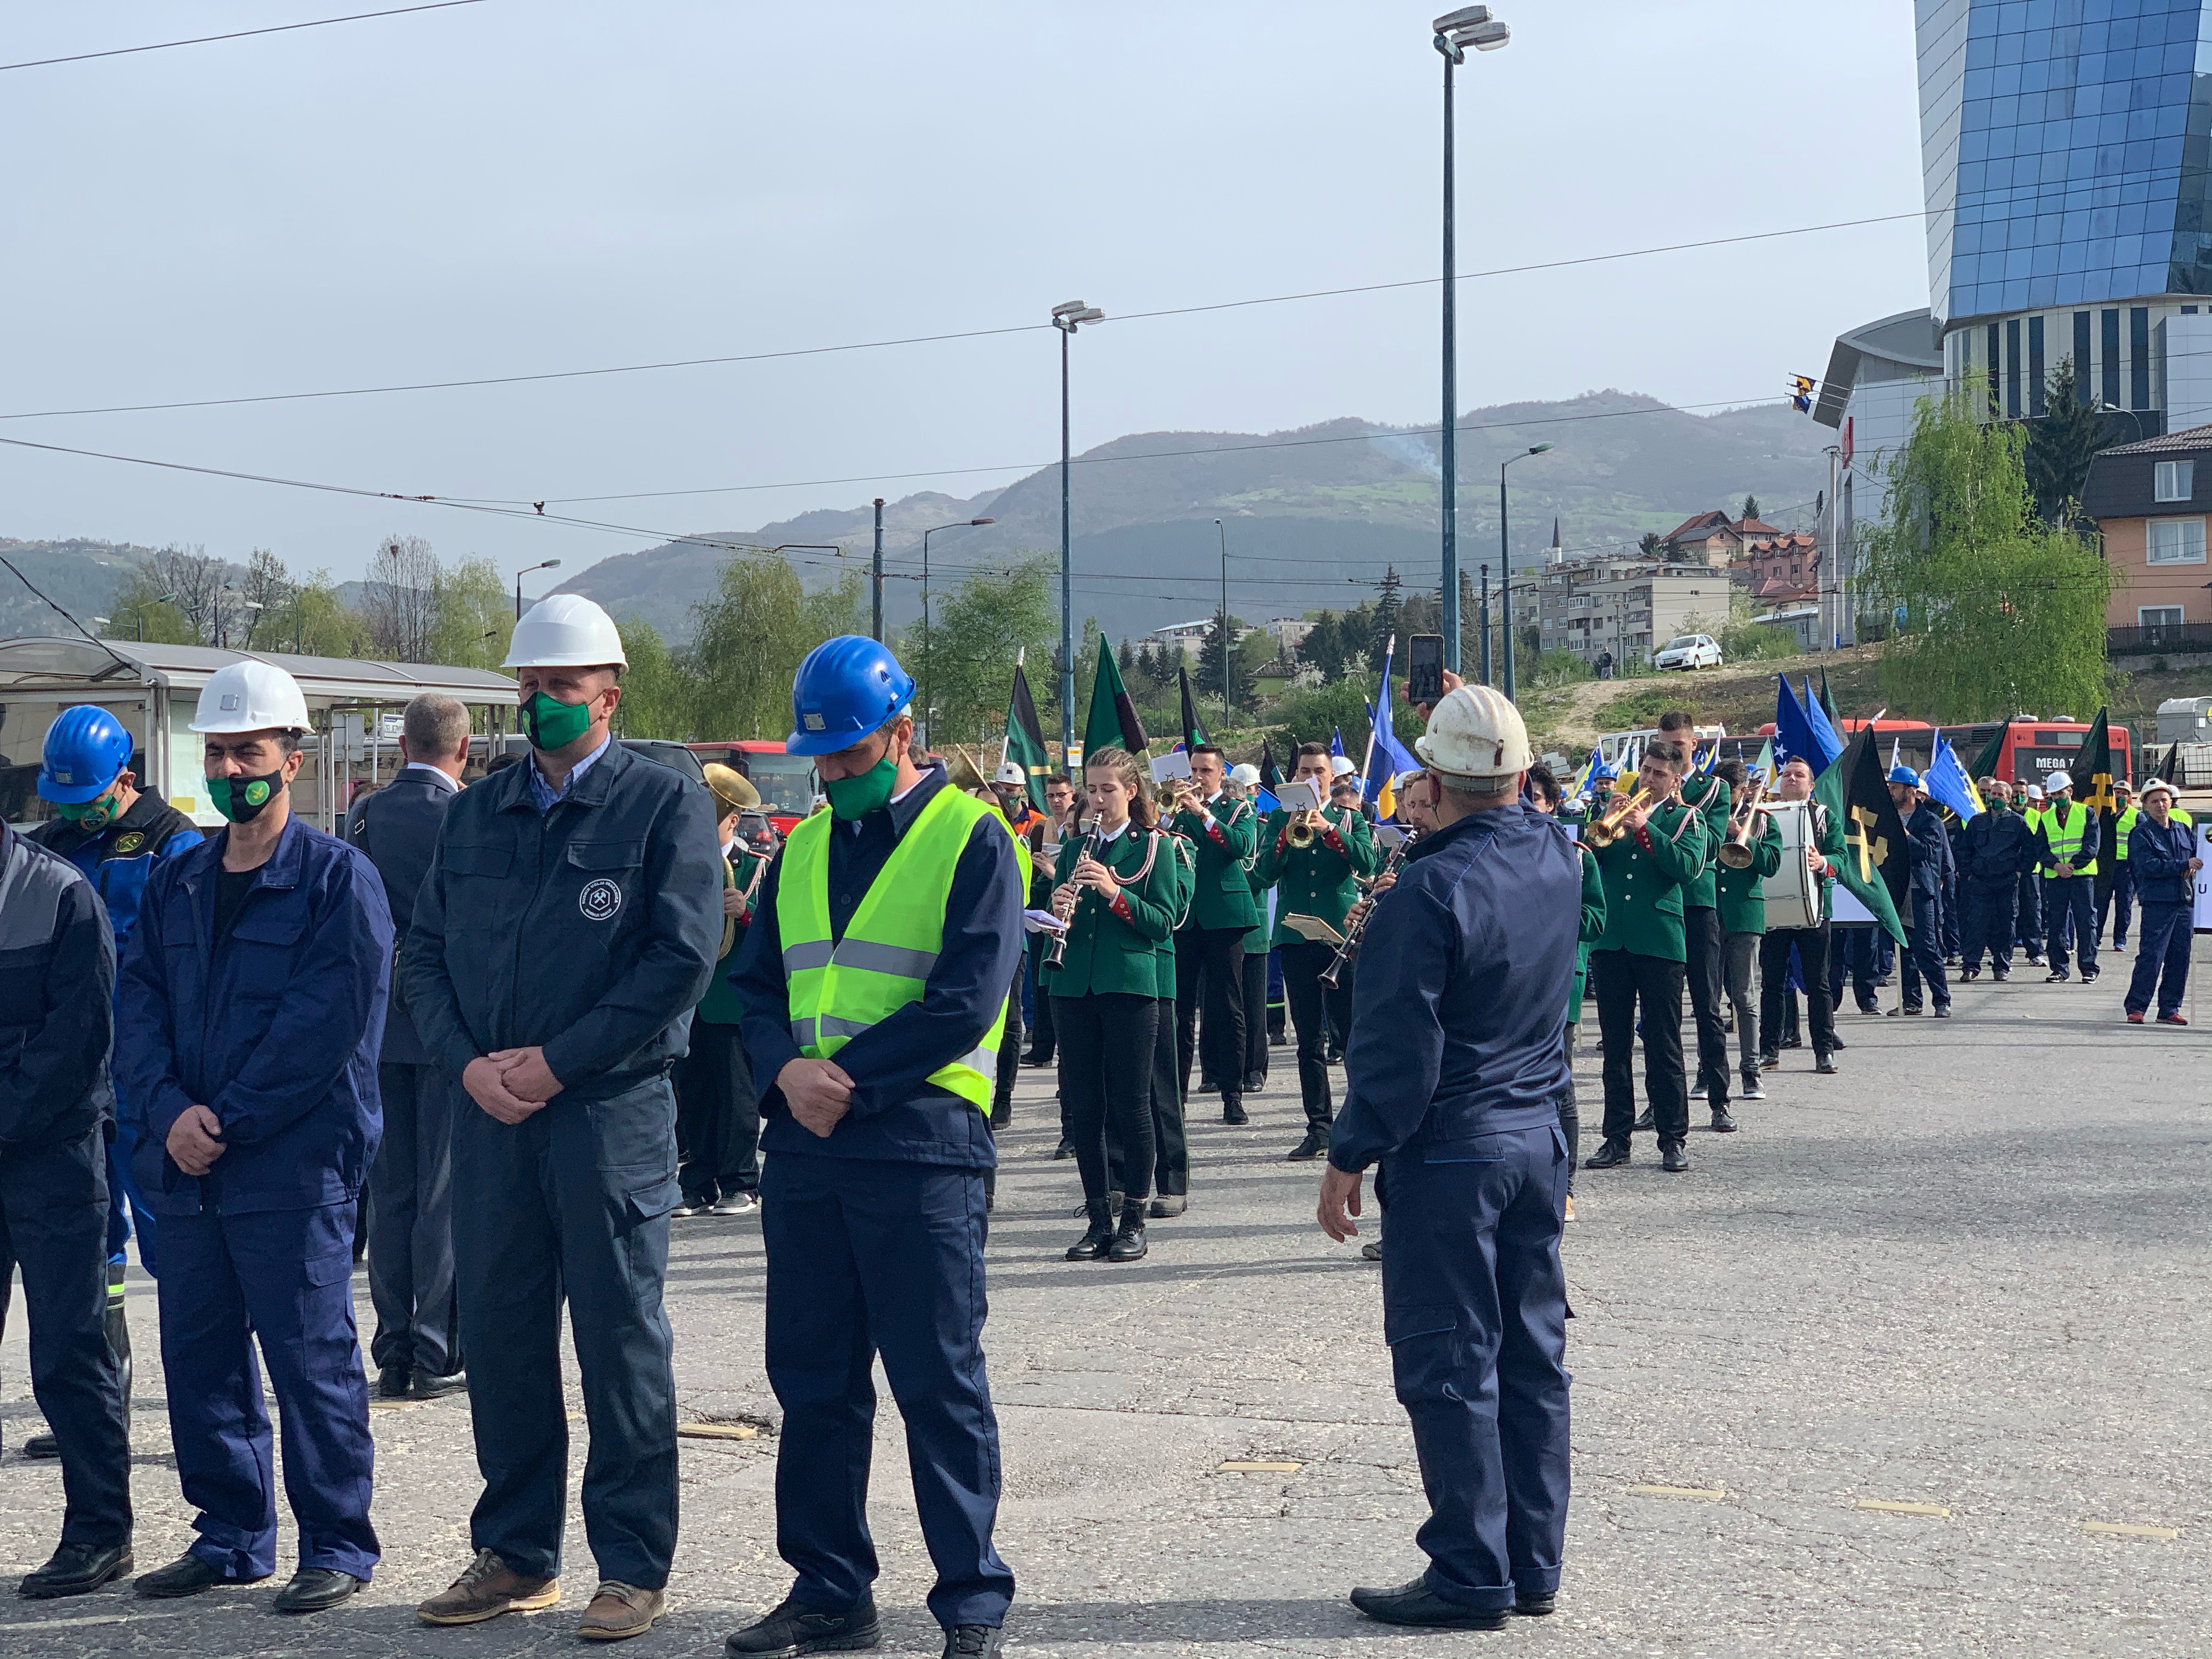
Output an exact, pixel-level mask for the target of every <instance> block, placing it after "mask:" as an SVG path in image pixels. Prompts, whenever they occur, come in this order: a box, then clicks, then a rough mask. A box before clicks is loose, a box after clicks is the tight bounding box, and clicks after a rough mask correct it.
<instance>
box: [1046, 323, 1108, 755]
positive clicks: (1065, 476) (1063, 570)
mask: <svg viewBox="0 0 2212 1659" xmlns="http://www.w3.org/2000/svg"><path fill="white" fill-rule="evenodd" d="M1105 319H1106V313H1104V312H1103V311H1101V310H1099V309H1098V307H1096V306H1087V305H1085V304H1084V303H1083V301H1080V300H1068V301H1064V302H1063V303H1061V304H1060V305H1056V306H1054V307H1053V308H1052V325H1053V326H1054V328H1056V329H1058V330H1059V331H1060V764H1061V765H1063V766H1065V765H1066V763H1067V759H1068V757H1069V755H1071V754H1072V753H1073V751H1074V749H1075V635H1074V633H1073V629H1074V626H1075V586H1074V584H1073V581H1072V580H1070V579H1069V576H1068V551H1067V549H1068V543H1069V541H1070V540H1071V539H1072V538H1073V527H1072V526H1073V513H1072V512H1071V511H1070V501H1071V497H1070V495H1069V492H1068V481H1069V466H1070V464H1071V462H1072V461H1073V455H1072V454H1071V453H1070V451H1069V449H1068V440H1067V343H1068V341H1069V340H1071V339H1073V337H1074V336H1075V331H1076V330H1077V329H1079V328H1080V327H1082V326H1083V325H1084V324H1085V323H1099V322H1103V321H1105Z"/></svg>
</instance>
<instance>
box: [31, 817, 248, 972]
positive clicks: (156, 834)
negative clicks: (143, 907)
mask: <svg viewBox="0 0 2212 1659" xmlns="http://www.w3.org/2000/svg"><path fill="white" fill-rule="evenodd" d="M31 839H32V840H33V841H34V842H38V843H39V844H40V846H41V847H44V848H47V849H48V850H49V851H51V852H55V853H58V854H61V855H62V856H63V857H64V858H65V859H67V860H69V861H70V863H71V864H74V865H75V866H76V867H77V868H78V869H80V870H82V871H83V872H84V873H85V878H86V879H87V880H88V881H89V882H91V883H92V886H93V890H94V892H96V893H98V894H99V895H100V902H101V903H102V904H104V905H106V907H107V922H108V926H109V927H112V928H113V929H114V930H115V948H116V949H117V950H118V951H120V950H122V949H123V947H124V946H125V945H128V944H129V943H130V942H131V929H132V928H133V927H137V925H138V903H139V901H140V899H141V898H142V897H143V896H144V895H145V891H146V883H147V882H148V881H149V879H150V878H152V876H153V873H154V871H155V866H157V865H159V864H160V863H161V861H162V860H165V859H173V858H176V857H178V856H179V855H180V854H185V853H187V852H190V851H191V849H192V848H195V847H197V846H198V845H199V844H200V843H201V842H204V841H205V840H206V839H207V837H206V836H203V835H202V834H200V832H199V831H198V829H196V828H194V827H193V824H192V821H191V819H190V818H188V817H185V815H184V814H183V813H182V812H179V811H177V809H176V808H175V807H173V806H172V805H169V803H168V802H167V801H165V800H163V799H161V797H160V796H159V795H152V794H148V793H143V791H142V792H141V793H140V794H139V796H138V799H136V800H134V801H132V802H131V810H130V811H127V812H125V813H124V814H123V816H122V817H118V818H117V819H116V820H115V822H114V823H111V824H109V825H107V826H106V828H105V829H96V830H94V831H93V832H92V833H91V834H90V835H87V834H85V833H84V831H83V830H82V829H79V828H78V827H77V826H76V824H74V823H70V821H69V820H68V819H67V818H51V819H49V820H48V821H47V822H46V823H42V824H40V826H39V827H38V828H37V829H33V831H32V832H31Z"/></svg>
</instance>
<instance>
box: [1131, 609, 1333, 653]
mask: <svg viewBox="0 0 2212 1659" xmlns="http://www.w3.org/2000/svg"><path fill="white" fill-rule="evenodd" d="M1291 626H1292V627H1294V628H1298V629H1304V630H1305V631H1304V632H1303V633H1301V634H1299V635H1298V637H1299V638H1300V639H1304V637H1305V636H1306V634H1307V633H1310V632H1312V630H1313V624H1312V623H1292V624H1291ZM1273 627H1274V624H1273V623H1270V624H1269V625H1268V628H1269V631H1270V632H1273ZM1236 630H1237V640H1238V641H1239V642H1242V641H1243V640H1244V638H1245V637H1246V636H1247V635H1250V634H1251V633H1253V632H1255V629H1252V628H1251V627H1250V626H1249V624H1247V623H1237V624H1236ZM1212 631H1213V618H1212V617H1200V618H1199V619H1198V620H1197V621H1196V622H1184V623H1169V624H1168V625H1167V626H1166V627H1165V628H1155V629H1153V630H1152V632H1151V633H1149V634H1147V635H1145V637H1146V639H1148V640H1150V641H1152V643H1153V644H1155V645H1163V646H1165V647H1168V649H1170V651H1178V652H1181V653H1182V655H1183V656H1184V657H1185V658H1187V659H1189V660H1190V661H1192V662H1196V661H1197V660H1198V658H1199V653H1200V652H1201V651H1203V650H1205V648H1206V635H1208V634H1211V633H1212ZM1276 637H1277V641H1278V643H1279V642H1280V638H1281V636H1280V635H1277V636H1276Z"/></svg>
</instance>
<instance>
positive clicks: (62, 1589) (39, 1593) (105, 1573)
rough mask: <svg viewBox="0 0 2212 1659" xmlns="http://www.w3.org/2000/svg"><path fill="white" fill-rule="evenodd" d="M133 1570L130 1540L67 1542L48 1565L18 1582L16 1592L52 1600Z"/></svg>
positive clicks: (85, 1590) (97, 1585)
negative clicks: (112, 1542) (102, 1542)
mask: <svg viewBox="0 0 2212 1659" xmlns="http://www.w3.org/2000/svg"><path fill="white" fill-rule="evenodd" d="M128 1571H131V1544H130V1541H129V1540H127V1539H126V1540H125V1541H124V1542H122V1543H120V1544H64V1545H63V1546H62V1547H60V1548H59V1549H58V1550H56V1551H55V1552H54V1553H53V1555H52V1558H51V1559H49V1560H48V1561H47V1562H46V1565H45V1566H43V1567H40V1569H39V1570H38V1571H36V1572H34V1573H32V1574H30V1575H29V1576H28V1577H26V1578H24V1580H23V1581H22V1583H19V1584H17V1585H16V1586H15V1594H16V1595H21V1596H26V1597H27V1598H28V1599H30V1600H31V1601H54V1600H56V1599H57V1598H58V1597H60V1596H64V1595H84V1594H85V1593H86V1592H88V1591H89V1590H96V1589H99V1588H100V1586H101V1585H102V1584H105V1583H108V1582H110V1581H111V1580H112V1579H117V1578H120V1577H123V1575H124V1574H125V1573H126V1572H128Z"/></svg>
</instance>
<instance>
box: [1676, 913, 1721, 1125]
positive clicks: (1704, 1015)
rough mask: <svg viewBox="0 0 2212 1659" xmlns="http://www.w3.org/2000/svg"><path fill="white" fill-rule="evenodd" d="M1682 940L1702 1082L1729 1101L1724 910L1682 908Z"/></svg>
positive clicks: (1716, 1098)
mask: <svg viewBox="0 0 2212 1659" xmlns="http://www.w3.org/2000/svg"><path fill="white" fill-rule="evenodd" d="M1682 940H1683V943H1684V944H1685V945H1687V946H1688V947H1689V956H1690V959H1689V961H1688V963H1686V964H1685V968H1684V977H1685V979H1686V981H1687V982H1688V985H1689V987H1690V1016H1691V1018H1692V1019H1693V1020H1694V1021H1695V1022H1696V1024H1697V1027H1698V1081H1699V1083H1701V1084H1703V1085H1705V1086H1706V1088H1708V1089H1709V1090H1710V1091H1711V1094H1710V1096H1709V1098H1710V1099H1711V1102H1712V1103H1713V1104H1714V1105H1716V1106H1725V1105H1727V1104H1728V1097H1729V1051H1728V1026H1727V1024H1726V1023H1725V1022H1724V1021H1723V1018H1722V1017H1721V1011H1722V1010H1723V1008H1724V1007H1725V1006H1727V1003H1726V999H1727V996H1728V988H1727V987H1728V955H1727V951H1726V949H1725V947H1724V945H1723V939H1722V937H1721V913H1720V912H1719V911H1718V910H1717V909H1715V908H1713V907H1712V906H1711V905H1710V904H1692V905H1686V906H1684V907H1683V910H1682Z"/></svg>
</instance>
